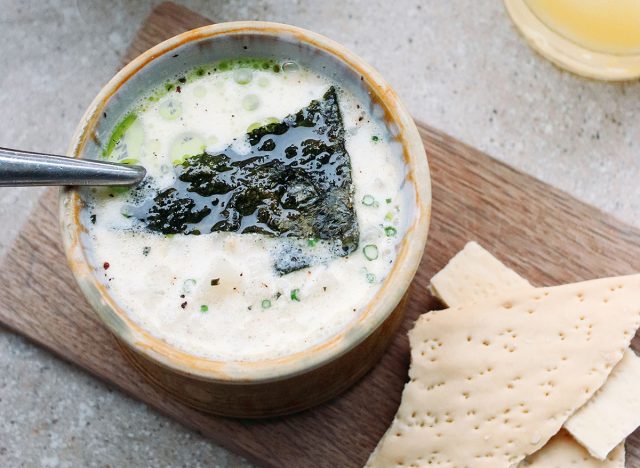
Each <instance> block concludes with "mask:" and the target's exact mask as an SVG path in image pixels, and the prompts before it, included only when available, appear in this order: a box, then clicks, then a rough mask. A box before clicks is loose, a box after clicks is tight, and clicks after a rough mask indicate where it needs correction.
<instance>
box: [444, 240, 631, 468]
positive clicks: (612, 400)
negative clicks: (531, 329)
mask: <svg viewBox="0 0 640 468" xmlns="http://www.w3.org/2000/svg"><path fill="white" fill-rule="evenodd" d="M516 277H517V278H520V280H517V279H516ZM434 278H438V279H437V281H438V283H439V284H444V285H447V287H445V288H443V289H442V291H443V293H442V294H441V295H440V299H441V300H442V301H443V302H444V303H445V304H446V305H448V306H449V307H454V306H460V305H463V304H469V303H474V302H479V301H481V300H483V299H485V298H486V297H487V295H489V294H500V293H507V292H509V291H510V290H511V288H514V287H515V288H517V289H524V288H526V287H528V288H530V289H533V286H531V285H529V283H528V282H526V280H525V279H524V278H521V277H520V276H518V275H517V273H516V272H514V271H513V270H511V269H509V268H508V267H507V266H505V265H504V264H502V263H501V262H500V261H499V260H498V259H497V258H495V257H494V256H493V255H491V254H490V253H489V252H488V251H486V250H485V249H484V248H482V247H481V246H480V245H478V244H477V243H475V242H469V243H468V244H467V245H466V246H465V248H464V249H463V250H461V251H460V252H459V253H458V254H456V255H455V256H454V257H453V258H452V259H451V261H450V262H449V264H448V265H447V266H446V267H445V268H444V269H443V270H441V271H440V272H439V273H437V274H436V275H435V276H434ZM501 281H504V283H502V282H501ZM639 389H640V357H638V356H636V355H635V353H633V352H632V351H631V350H629V349H628V350H627V351H626V352H625V355H624V357H623V359H622V360H621V361H620V362H619V363H618V364H617V365H616V366H615V367H614V369H613V371H612V372H611V374H610V375H609V378H608V379H607V381H606V382H605V383H604V385H603V386H602V387H601V388H600V389H599V390H598V391H597V393H596V394H595V395H594V396H593V398H591V399H590V400H589V401H588V402H587V403H586V404H585V405H584V406H583V407H581V408H580V409H578V410H577V411H576V413H574V414H573V415H572V416H571V417H570V418H569V419H568V420H567V421H566V422H565V424H564V427H565V428H566V429H568V430H569V432H570V433H571V434H572V435H573V437H569V438H563V439H562V441H563V442H562V443H564V444H568V445H570V446H569V447H567V452H568V453H574V452H576V451H577V448H576V447H573V446H575V445H576V444H577V442H576V439H577V440H578V441H580V443H581V444H582V445H583V446H584V447H585V448H587V449H588V451H589V452H590V453H591V454H592V456H594V457H596V458H599V459H600V460H605V461H606V458H607V454H609V453H610V452H611V451H612V450H614V449H615V453H616V454H618V457H620V456H621V457H622V459H623V460H624V439H625V437H627V436H628V435H629V434H630V433H631V432H633V431H634V430H635V428H636V427H638V426H640V391H639ZM559 445H560V444H558V443H556V445H555V447H556V449H555V451H554V453H555V454H556V455H557V454H558V453H559V449H558V446H559ZM545 449H546V447H544V448H542V449H541V451H544V450H545ZM561 458H562V457H561ZM542 459H544V460H545V461H546V462H549V463H551V461H550V460H551V459H550V457H549V456H545V457H542ZM594 463H595V462H594ZM596 466H597V465H596Z"/></svg>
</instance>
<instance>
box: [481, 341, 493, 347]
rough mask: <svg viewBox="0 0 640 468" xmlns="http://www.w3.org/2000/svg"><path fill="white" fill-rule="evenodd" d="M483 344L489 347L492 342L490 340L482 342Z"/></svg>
mask: <svg viewBox="0 0 640 468" xmlns="http://www.w3.org/2000/svg"><path fill="white" fill-rule="evenodd" d="M482 344H483V345H485V346H489V345H490V344H491V341H489V340H482Z"/></svg>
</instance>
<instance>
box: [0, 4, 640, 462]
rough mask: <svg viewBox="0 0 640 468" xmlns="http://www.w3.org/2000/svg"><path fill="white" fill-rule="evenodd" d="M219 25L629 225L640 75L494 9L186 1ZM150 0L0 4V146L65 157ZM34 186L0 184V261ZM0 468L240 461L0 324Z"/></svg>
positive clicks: (636, 195)
mask: <svg viewBox="0 0 640 468" xmlns="http://www.w3.org/2000/svg"><path fill="white" fill-rule="evenodd" d="M184 3H185V5H187V6H189V7H190V8H192V9H194V10H196V11H198V12H200V13H202V14H204V15H206V16H208V17H210V18H213V19H215V20H216V21H232V20H239V19H259V20H272V21H279V22H285V23H291V24H295V25H299V26H302V27H305V28H309V29H312V30H315V31H317V32H320V33H323V34H325V35H327V36H329V37H331V38H333V39H336V40H337V41H339V42H342V43H343V44H345V45H346V46H347V47H349V48H351V49H352V50H354V51H355V52H356V53H358V54H359V55H361V56H362V57H363V58H364V59H365V60H367V61H369V62H370V63H371V64H373V65H374V66H375V67H376V68H378V69H379V70H380V71H381V72H382V73H383V74H384V75H385V76H386V77H387V79H388V80H389V81H390V82H391V84H392V85H393V86H394V87H395V88H396V90H397V91H398V92H399V94H400V96H401V97H402V98H403V99H404V101H405V102H406V104H407V105H408V107H409V108H410V110H411V111H412V113H413V115H414V116H415V117H416V118H417V119H419V120H421V121H423V122H425V123H428V124H430V125H432V126H434V127H436V128H439V129H441V130H444V131H445V132H447V133H449V134H451V135H453V136H455V137H457V138H459V139H460V140H462V141H464V142H466V143H468V144H471V145H473V146H475V147H477V148H480V149H481V150H483V151H486V152H487V153H489V154H491V155H493V156H494V157H496V158H498V159H500V160H502V161H504V162H506V163H508V164H510V165H512V166H514V167H516V168H518V169H520V170H522V171H525V172H527V173H529V174H532V175H533V176H535V177H537V178H539V179H542V180H544V181H546V182H548V183H550V184H552V185H554V186H556V187H559V188H561V189H563V190H565V191H567V192H569V193H571V194H572V195H573V196H575V197H576V198H578V199H580V200H583V201H585V202H587V203H590V204H593V205H595V206H597V207H599V208H601V209H603V210H604V211H607V212H609V213H612V214H613V215H615V216H617V217H619V218H621V219H623V220H624V221H626V222H628V223H631V224H633V225H635V226H640V219H639V218H638V214H640V183H638V181H640V125H639V124H638V122H639V121H640V99H639V97H640V94H639V93H640V82H638V81H634V82H627V83H622V84H620V83H619V84H611V83H602V82H595V81H589V80H585V79H582V78H579V77H576V76H574V75H571V74H569V73H566V72H563V71H561V70H559V69H557V68H556V67H554V66H553V65H551V64H550V63H549V62H547V61H546V60H544V59H542V58H541V57H540V56H538V55H536V54H535V53H534V52H533V51H532V50H530V49H529V48H528V47H527V46H526V44H525V43H524V41H523V40H522V39H521V37H520V36H519V35H518V34H517V32H516V30H515V29H514V27H513V26H512V24H511V22H510V21H509V18H508V17H507V15H506V13H505V11H504V8H503V6H502V2H500V1H497V0H496V1H492V2H488V1H477V0H448V1H440V0H431V1H420V0H413V1H409V0H396V1H394V2H388V1H382V0H376V1H366V0H349V1H340V0H335V1H334V0H331V1H322V2H318V1H302V0H301V1H291V0H288V1H279V0H269V1H253V2H252V1H246V0H228V1H206V0H198V1H196V0H193V1H187V2H184ZM154 4H155V2H143V1H140V2H133V1H127V0H103V1H97V0H95V1H85V0H55V1H48V2H40V1H35V0H32V1H26V2H25V1H20V0H0V43H1V44H2V53H1V54H0V109H2V112H0V146H8V147H16V148H22V149H26V150H42V151H50V152H59V153H63V152H64V151H65V150H66V147H67V144H68V142H69V139H70V137H71V134H72V132H73V129H74V127H75V125H76V123H77V122H78V120H79V118H80V116H81V115H82V113H83V111H84V109H85V108H86V107H87V106H88V105H89V103H90V101H91V100H92V98H93V96H94V95H95V94H96V93H97V92H98V90H99V89H100V88H101V86H102V85H103V84H104V83H106V81H107V80H108V79H109V78H110V76H111V75H112V74H113V72H114V70H115V69H116V68H117V67H118V64H119V62H120V60H121V57H122V56H123V54H124V51H125V49H126V47H127V45H128V43H129V42H130V41H131V39H132V38H133V35H134V33H135V31H136V29H137V28H138V27H139V25H140V23H141V22H142V20H143V19H144V18H145V17H146V15H147V14H148V13H149V11H150V9H151V8H152V7H153V5H154ZM40 193H41V192H40V190H39V189H0V226H2V230H3V236H2V237H0V255H2V254H3V253H4V252H5V251H6V249H7V247H8V246H10V245H11V243H12V241H13V239H14V236H15V235H16V233H17V232H18V230H19V228H20V226H21V222H22V221H23V220H24V219H25V218H26V216H27V214H28V212H29V208H30V207H31V206H33V202H34V200H35V199H36V198H37V197H38V195H39V194H40ZM0 369H1V370H2V376H3V377H2V379H0V417H1V418H2V421H3V423H2V424H0V466H244V465H246V464H247V463H246V462H245V461H244V460H242V459H241V458H239V457H237V456H235V455H233V454H230V453H228V452H227V451H225V450H223V449H221V448H219V447H217V446H216V445H215V444H213V443H211V442H209V441H206V440H204V439H202V438H201V437H200V436H198V435H196V434H194V433H192V432H190V431H188V430H186V429H184V428H182V427H181V426H180V425H178V424H176V423H174V422H172V421H169V420H167V419H166V418H164V417H162V416H160V415H158V414H156V413H155V412H154V411H153V410H150V409H148V408H147V407H146V406H145V405H143V404H141V403H139V402H137V401H134V400H131V399H130V398H128V397H126V396H124V395H122V394H120V393H119V392H117V391H115V390H112V389H110V388H109V387H108V386H106V385H104V384H103V383H101V382H99V381H97V380H95V379H94V378H92V377H89V376H88V375H86V374H85V373H83V372H82V371H80V370H78V369H77V368H75V367H73V366H70V365H68V364H66V363H64V362H62V361H60V360H58V359H56V358H54V357H52V356H51V355H50V354H48V353H47V352H45V351H42V350H40V349H38V348H36V347H34V346H33V345H31V344H29V343H27V342H25V341H24V340H23V339H21V338H19V337H18V336H16V335H13V334H11V333H9V332H8V331H3V330H1V329H0Z"/></svg>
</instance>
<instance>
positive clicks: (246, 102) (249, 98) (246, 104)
mask: <svg viewBox="0 0 640 468" xmlns="http://www.w3.org/2000/svg"><path fill="white" fill-rule="evenodd" d="M258 106H260V99H258V96H256V95H255V94H248V95H246V96H245V97H244V99H243V100H242V107H243V109H244V110H246V111H252V110H256V109H257V108H258Z"/></svg>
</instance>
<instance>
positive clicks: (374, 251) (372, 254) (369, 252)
mask: <svg viewBox="0 0 640 468" xmlns="http://www.w3.org/2000/svg"><path fill="white" fill-rule="evenodd" d="M362 252H363V253H364V256H365V257H367V260H369V261H371V260H375V259H376V258H378V247H377V246H375V245H373V244H368V245H365V246H364V248H363V249H362Z"/></svg>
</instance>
